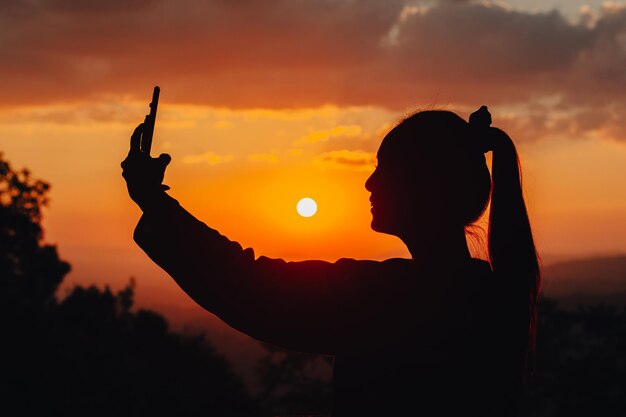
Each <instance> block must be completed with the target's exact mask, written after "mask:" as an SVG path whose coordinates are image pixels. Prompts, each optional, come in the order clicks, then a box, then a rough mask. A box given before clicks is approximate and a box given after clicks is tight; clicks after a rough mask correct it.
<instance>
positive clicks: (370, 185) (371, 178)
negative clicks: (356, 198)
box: [365, 169, 377, 192]
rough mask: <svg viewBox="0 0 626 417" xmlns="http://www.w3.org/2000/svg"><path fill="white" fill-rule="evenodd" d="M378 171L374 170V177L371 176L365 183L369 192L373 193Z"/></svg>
mask: <svg viewBox="0 0 626 417" xmlns="http://www.w3.org/2000/svg"><path fill="white" fill-rule="evenodd" d="M376 171H377V170H376V169H375V170H374V172H372V175H370V176H369V178H368V179H367V180H366V181H365V189H366V190H367V191H370V192H371V191H372V188H373V186H374V181H375V176H376Z"/></svg>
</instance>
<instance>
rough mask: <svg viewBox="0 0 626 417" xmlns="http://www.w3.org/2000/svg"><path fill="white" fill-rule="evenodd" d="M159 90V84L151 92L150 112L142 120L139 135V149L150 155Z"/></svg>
mask: <svg viewBox="0 0 626 417" xmlns="http://www.w3.org/2000/svg"><path fill="white" fill-rule="evenodd" d="M160 92H161V89H160V88H159V86H158V85H157V86H155V87H154V91H153V92H152V101H151V102H150V114H148V115H146V119H145V120H144V122H143V134H142V135H141V144H140V145H139V149H141V151H142V152H145V153H147V154H148V155H150V149H151V148H152V135H154V123H155V122H156V115H157V107H158V105H159V93H160Z"/></svg>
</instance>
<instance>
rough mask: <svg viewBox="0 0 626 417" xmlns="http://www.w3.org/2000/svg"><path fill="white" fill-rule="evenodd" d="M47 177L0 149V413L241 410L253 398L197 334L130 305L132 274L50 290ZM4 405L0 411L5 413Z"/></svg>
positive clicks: (60, 269)
mask: <svg viewBox="0 0 626 417" xmlns="http://www.w3.org/2000/svg"><path fill="white" fill-rule="evenodd" d="M49 189H50V186H49V185H48V184H47V183H45V182H43V181H40V180H36V179H33V178H32V177H31V175H30V173H29V172H28V171H27V170H21V171H15V170H13V169H12V168H11V166H10V164H9V162H8V161H6V160H5V159H4V158H2V157H1V156H0V222H1V223H0V224H1V226H2V227H1V229H0V245H1V246H0V248H1V252H0V268H1V269H0V272H1V274H0V286H1V289H2V291H1V292H0V306H1V308H2V326H3V327H2V328H3V331H4V334H3V342H2V344H1V346H2V347H1V352H0V369H2V376H1V377H0V393H1V395H2V408H1V410H2V413H3V414H4V415H11V416H34V415H36V416H59V415H63V416H74V415H76V416H78V415H80V416H84V415H89V416H112V415H115V416H127V415H128V416H131V415H132V416H137V415H151V416H160V415H163V416H166V415H167V416H174V415H175V416H195V415H208V414H210V415H212V416H233V417H240V416H250V415H258V413H259V409H258V407H257V404H256V402H255V401H254V400H253V399H252V398H250V396H249V395H248V394H247V392H246V391H245V389H244V386H243V383H242V382H241V379H240V378H239V377H237V376H236V375H234V374H233V372H232V370H231V366H230V364H229V363H228V362H227V361H226V360H225V359H224V358H223V357H221V356H219V355H217V354H216V352H215V349H214V348H213V347H212V346H211V345H210V344H209V343H207V342H206V341H205V340H204V339H203V337H202V336H187V335H180V334H176V333H173V332H170V331H169V330H168V325H167V322H166V320H165V319H164V318H163V317H162V316H161V315H159V314H157V313H154V312H151V311H147V310H138V311H136V312H134V311H133V310H132V307H133V296H134V283H133V282H132V281H131V283H130V284H129V285H128V286H127V287H126V288H124V289H122V290H121V291H119V292H117V293H113V292H112V291H111V290H110V289H109V288H108V287H107V288H104V289H103V290H101V289H98V288H96V287H93V286H92V287H88V288H82V287H75V288H74V289H73V290H72V291H71V293H70V294H69V295H68V296H67V297H66V298H64V299H63V300H62V301H58V300H57V299H56V298H55V291H56V290H57V288H58V286H59V284H60V283H61V281H62V280H63V278H64V276H65V275H66V274H67V272H68V271H69V264H68V263H67V262H64V261H62V260H60V259H59V257H58V254H57V251H56V248H55V247H54V246H50V245H46V244H44V243H43V229H42V226H41V210H42V207H43V206H44V205H45V204H46V203H47V193H48V191H49ZM5 413H6V414H5Z"/></svg>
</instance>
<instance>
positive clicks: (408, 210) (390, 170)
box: [365, 131, 429, 237]
mask: <svg viewBox="0 0 626 417" xmlns="http://www.w3.org/2000/svg"><path fill="white" fill-rule="evenodd" d="M394 139H397V138H394V136H393V131H392V132H390V133H389V134H388V135H387V136H386V137H385V139H383V143H382V144H381V146H380V149H379V151H378V164H377V166H376V169H375V170H374V172H373V173H372V175H370V177H369V178H368V179H367V181H366V182H365V188H366V189H367V190H368V191H369V192H370V193H371V196H370V202H371V206H372V208H371V211H372V229H373V230H375V231H377V232H381V233H387V234H391V235H396V236H399V237H403V236H405V235H406V234H407V233H412V232H413V231H414V230H415V227H416V226H417V222H418V221H420V222H423V221H424V219H423V217H424V215H426V212H427V211H428V207H429V198H428V195H429V190H428V179H429V178H428V169H427V168H426V164H424V163H423V161H421V160H422V159H423V158H421V157H420V155H419V154H418V153H417V152H416V151H415V149H411V150H410V153H411V154H409V155H407V151H409V150H408V149H402V146H398V144H399V143H401V141H398V140H394Z"/></svg>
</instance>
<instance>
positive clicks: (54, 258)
mask: <svg viewBox="0 0 626 417" xmlns="http://www.w3.org/2000/svg"><path fill="white" fill-rule="evenodd" d="M49 189H50V185H49V184H48V183H46V182H44V181H41V180H38V179H34V178H32V176H31V174H30V172H29V171H28V170H27V169H22V170H17V171H16V170H13V169H12V168H11V165H10V164H9V162H8V161H7V160H6V159H4V157H3V155H2V153H0V277H1V278H0V286H1V287H0V294H1V296H0V309H1V310H0V311H1V312H2V313H5V314H3V317H6V313H9V312H11V313H12V314H19V315H20V316H22V317H31V318H34V317H36V316H37V315H38V314H39V315H40V314H41V313H42V312H43V311H44V310H46V309H47V308H49V307H50V306H51V305H52V304H53V303H54V300H55V298H54V294H55V292H56V290H57V288H58V286H59V284H60V283H61V281H62V280H63V278H64V277H65V275H66V274H67V273H68V272H69V270H70V266H69V264H68V263H67V262H64V261H61V260H60V259H59V256H58V254H57V250H56V247H54V246H51V245H46V244H44V243H43V242H42V241H43V229H42V227H41V211H42V208H43V207H44V206H45V205H46V204H47V202H48V195H47V194H48V191H49Z"/></svg>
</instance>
